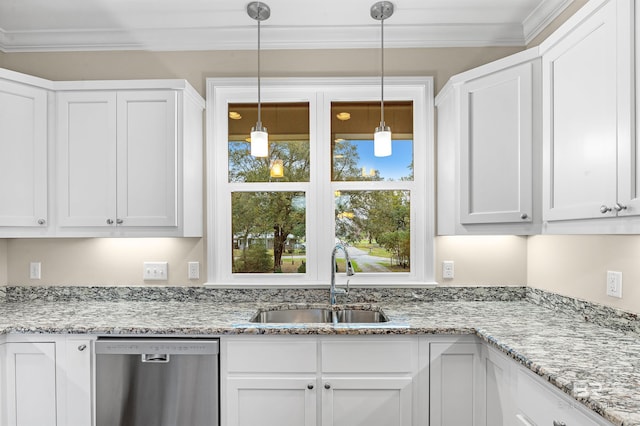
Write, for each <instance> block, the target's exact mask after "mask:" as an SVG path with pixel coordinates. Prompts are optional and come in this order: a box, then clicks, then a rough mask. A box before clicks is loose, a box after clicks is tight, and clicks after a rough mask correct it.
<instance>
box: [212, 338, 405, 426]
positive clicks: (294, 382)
mask: <svg viewBox="0 0 640 426" xmlns="http://www.w3.org/2000/svg"><path fill="white" fill-rule="evenodd" d="M221 344H222V350H221V356H222V359H221V363H222V366H223V371H222V373H221V383H222V392H221V395H223V399H222V401H223V403H222V424H225V425H229V426H237V425H243V426H244V425H247V426H248V425H255V424H260V425H267V426H269V425H274V426H275V425H292V426H293V425H296V426H299V425H305V426H307V425H322V426H342V425H344V426H353V425H367V426H369V425H371V426H377V425H380V426H388V425H397V426H411V425H412V424H414V423H413V420H412V419H413V417H414V405H415V404H414V396H415V395H416V394H417V393H416V392H414V388H415V387H417V383H416V381H415V380H414V376H415V375H416V373H417V370H418V366H417V362H418V346H417V344H418V343H417V340H416V339H412V338H406V337H405V338H395V337H394V338H370V337H345V338H337V337H326V338H324V337H323V338H317V337H312V338H307V337H303V336H291V337H262V338H246V337H230V338H227V339H222V340H221ZM224 366H226V368H224Z"/></svg>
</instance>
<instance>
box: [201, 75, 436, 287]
mask: <svg viewBox="0 0 640 426" xmlns="http://www.w3.org/2000/svg"><path fill="white" fill-rule="evenodd" d="M206 86H207V110H206V128H207V138H206V146H207V149H206V156H207V261H208V268H207V283H206V284H205V285H207V286H216V287H243V288H247V287H305V288H307V287H324V286H326V285H328V284H329V281H330V277H331V267H330V263H331V251H332V249H333V245H334V240H333V237H332V236H333V235H334V234H335V222H334V195H333V194H334V192H335V191H349V190H358V191H359V190H393V189H398V190H409V191H411V209H410V219H411V271H410V272H408V273H403V272H390V273H379V272H378V273H356V274H355V275H354V276H352V277H350V285H352V286H354V287H420V286H431V285H435V279H434V263H435V256H434V230H435V226H434V223H435V219H434V216H435V185H434V179H435V178H434V176H435V173H434V140H433V138H434V136H433V135H434V128H433V123H434V119H433V117H434V109H433V78H431V77H423V78H416V77H386V78H385V100H389V101H394V100H398V101H413V109H414V111H413V161H414V179H413V181H397V182H387V181H374V182H372V181H361V182H359V181H348V182H343V181H336V182H332V181H331V170H330V169H331V167H330V166H329V165H330V164H331V161H330V160H331V147H330V144H328V143H326V144H322V141H328V140H330V137H331V117H330V113H331V103H332V102H354V101H379V99H380V79H379V78H369V77H362V78H322V79H309V78H263V79H261V97H262V102H263V103H270V102H309V115H310V117H309V119H310V121H309V132H310V135H309V136H310V138H309V144H310V147H309V148H310V156H311V172H310V177H309V182H251V183H245V182H229V179H228V116H227V114H228V105H229V104H230V103H242V102H247V103H255V102H257V87H256V79H255V78H209V79H207V81H206ZM251 125H253V124H251ZM249 130H250V129H247V133H248V132H249ZM371 130H372V133H373V129H371ZM392 131H393V129H392ZM242 190H245V191H252V192H253V191H267V192H272V191H304V192H305V193H306V203H307V204H306V241H307V271H306V273H304V274H301V273H300V274H268V273H262V274H246V273H242V274H233V273H232V270H231V264H232V262H231V255H232V252H231V250H230V249H229V244H230V241H231V197H230V194H231V192H233V191H242ZM420 194H422V196H420ZM340 275H343V274H340ZM343 281H344V278H339V281H338V282H339V283H340V284H343Z"/></svg>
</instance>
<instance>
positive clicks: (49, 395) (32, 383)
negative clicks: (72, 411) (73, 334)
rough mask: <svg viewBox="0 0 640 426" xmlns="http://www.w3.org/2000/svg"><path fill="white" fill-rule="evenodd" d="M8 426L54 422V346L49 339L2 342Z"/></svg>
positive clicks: (28, 425)
mask: <svg viewBox="0 0 640 426" xmlns="http://www.w3.org/2000/svg"><path fill="white" fill-rule="evenodd" d="M5 356H6V358H5V364H4V370H5V379H6V380H5V382H4V385H5V386H6V410H5V416H6V417H5V419H3V423H4V424H6V425H8V426H14V425H15V426H49V425H57V424H58V422H57V416H56V348H55V343H53V342H19V343H16V342H10V343H6V344H5Z"/></svg>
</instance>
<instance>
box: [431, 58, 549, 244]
mask: <svg viewBox="0 0 640 426" xmlns="http://www.w3.org/2000/svg"><path fill="white" fill-rule="evenodd" d="M436 105H437V107H438V233H439V234H440V235H447V234H467V233H480V234H487V233H489V234H501V233H508V234H535V233H538V232H539V231H540V223H541V218H540V209H539V207H538V202H537V200H538V199H539V194H540V184H539V181H540V177H539V167H540V166H539V159H540V149H539V143H537V141H538V140H539V138H540V114H539V111H540V59H539V58H538V54H537V50H536V49H531V50H528V51H525V52H522V53H520V54H517V55H513V56H511V57H508V58H505V59H502V60H500V61H496V62H493V63H491V64H487V65H485V66H482V67H479V68H476V69H474V70H471V71H468V72H465V73H463V74H459V75H457V76H454V77H452V79H451V80H450V81H449V83H448V84H447V86H445V88H444V89H443V91H442V92H441V93H440V94H439V95H438V97H437V99H436Z"/></svg>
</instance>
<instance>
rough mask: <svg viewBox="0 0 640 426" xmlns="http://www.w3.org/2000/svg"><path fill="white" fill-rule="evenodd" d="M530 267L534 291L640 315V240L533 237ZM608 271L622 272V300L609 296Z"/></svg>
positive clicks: (574, 236)
mask: <svg viewBox="0 0 640 426" xmlns="http://www.w3.org/2000/svg"><path fill="white" fill-rule="evenodd" d="M527 265H528V273H527V283H528V285H529V286H531V287H535V288H540V289H543V290H548V291H552V292H556V293H560V294H562V295H565V296H570V297H577V298H579V299H583V300H589V301H593V302H597V303H602V304H605V305H608V306H613V307H617V308H620V309H624V310H626V311H631V312H635V313H640V236H636V235H571V236H569V235H558V236H556V235H539V236H534V237H529V239H528V256H527ZM607 271H620V272H622V296H623V298H622V299H616V298H613V297H609V296H607V295H606V287H605V282H606V274H607Z"/></svg>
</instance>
